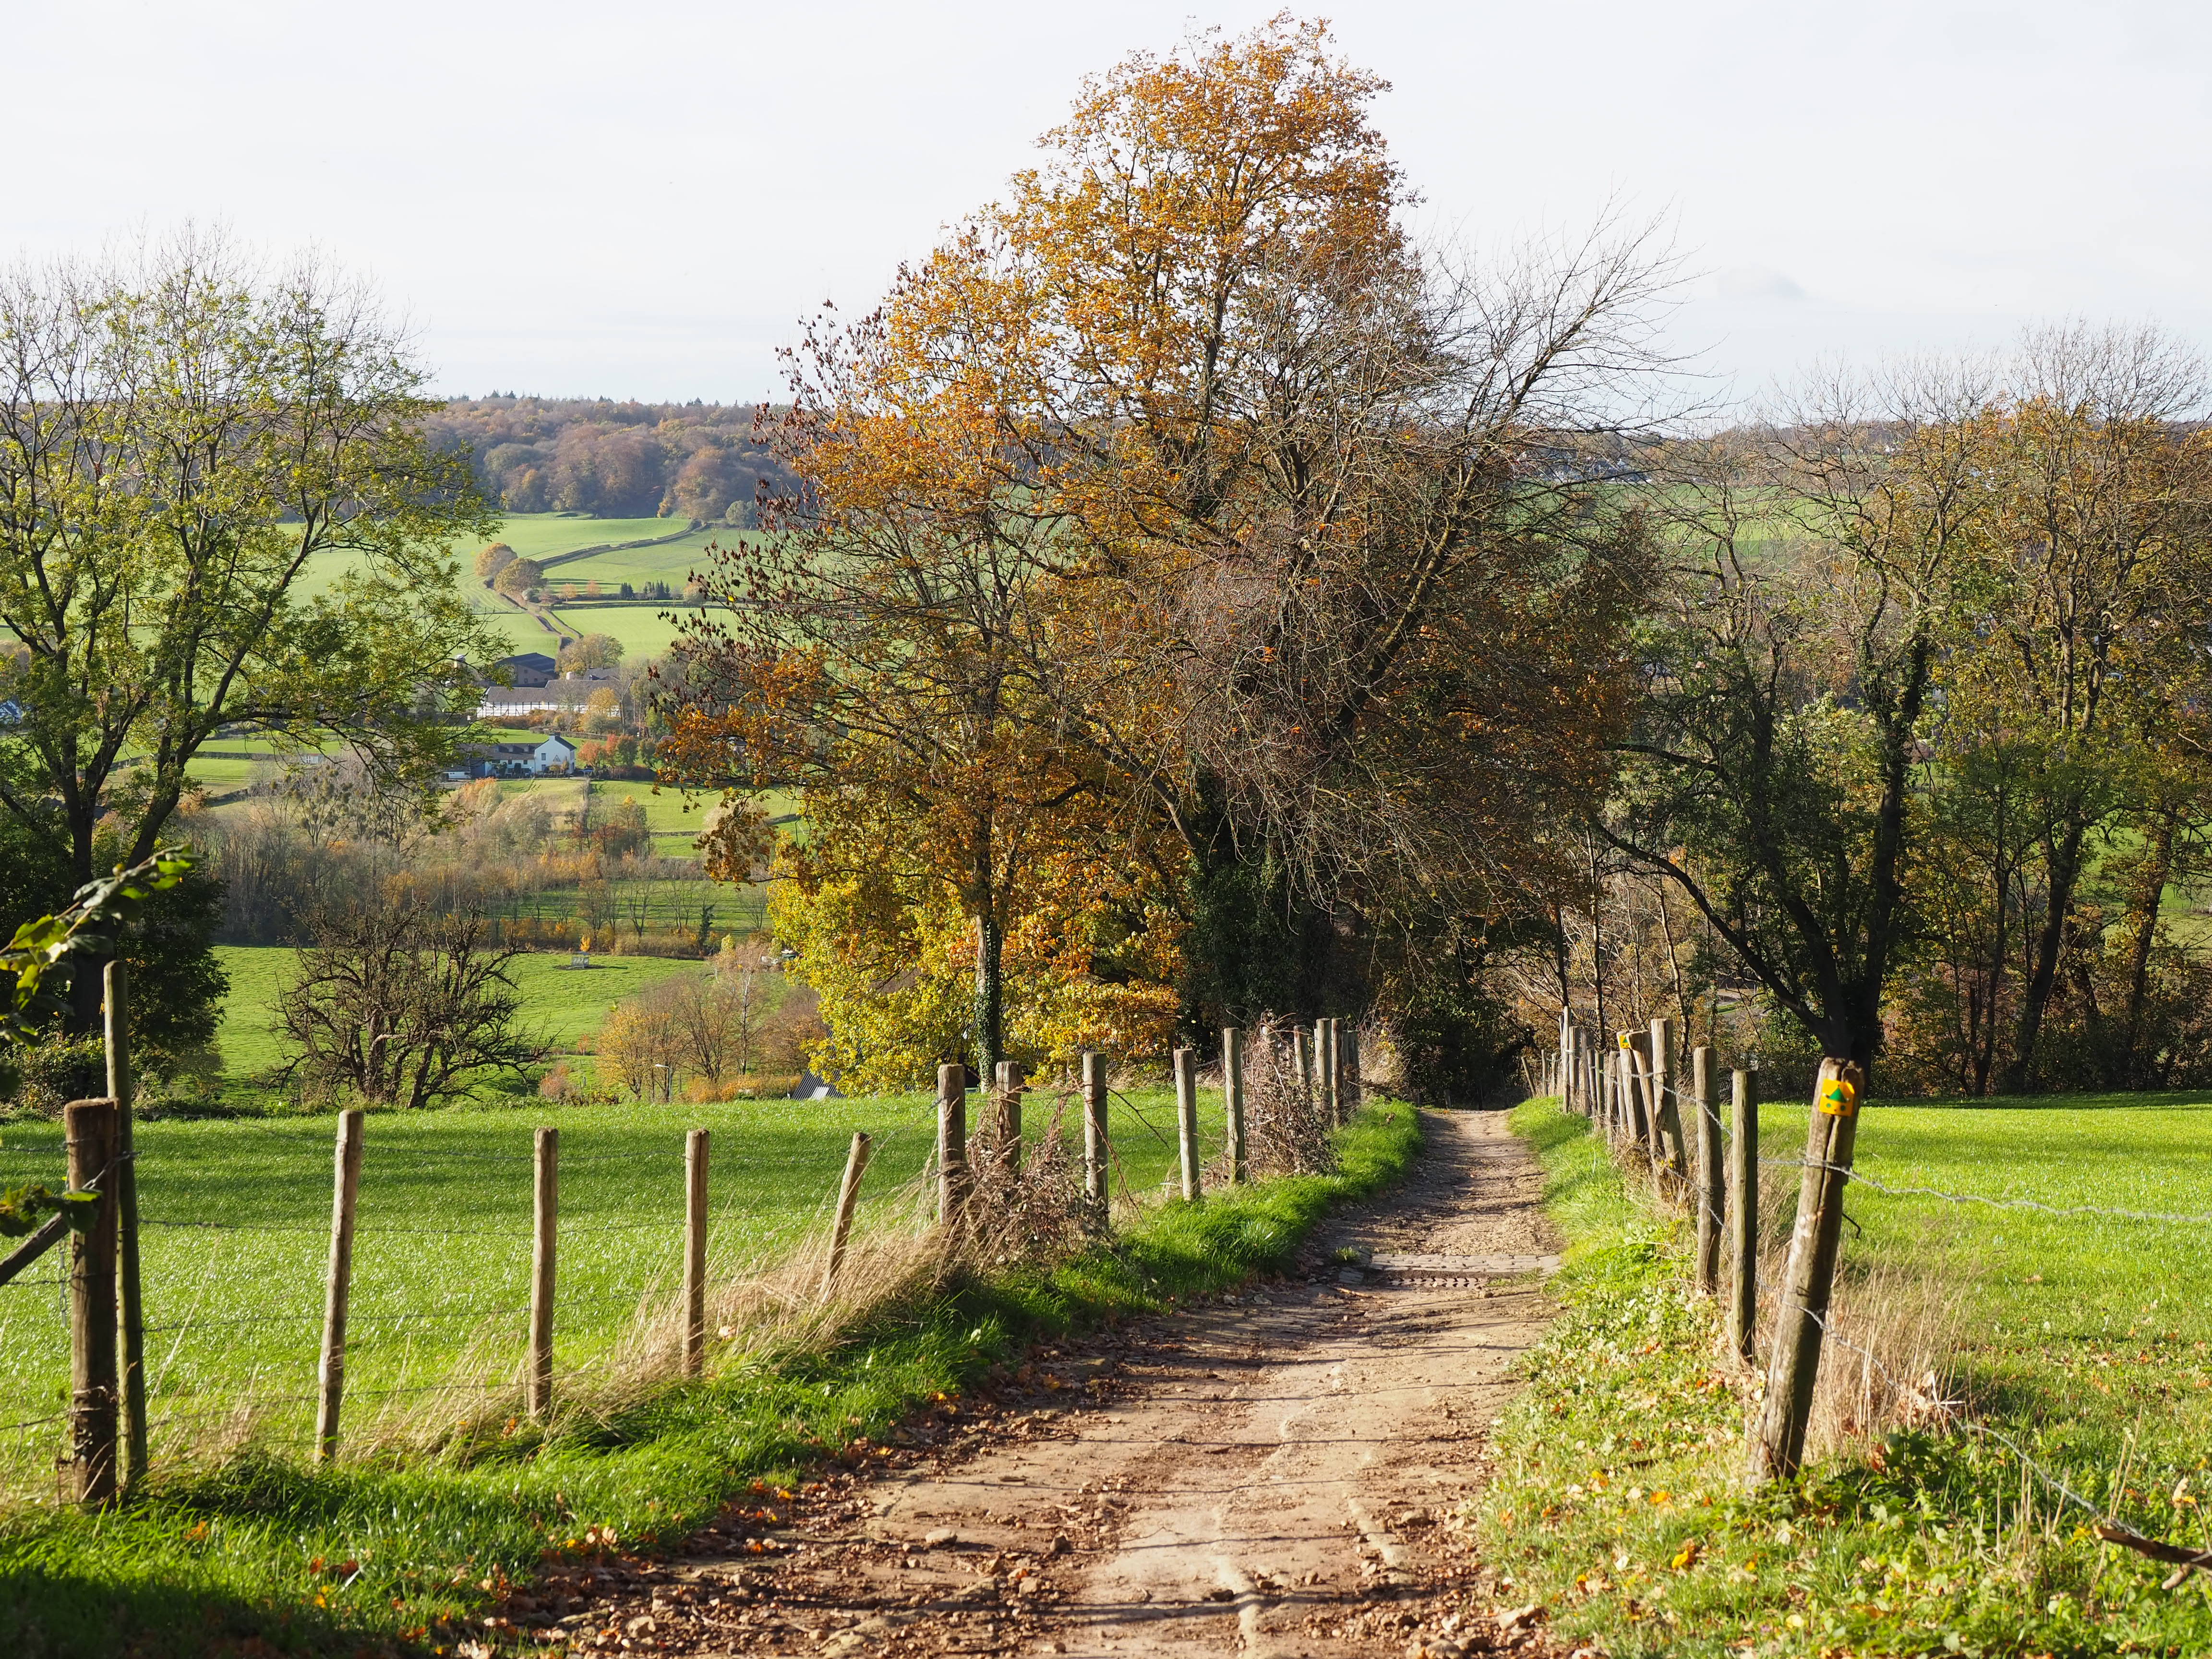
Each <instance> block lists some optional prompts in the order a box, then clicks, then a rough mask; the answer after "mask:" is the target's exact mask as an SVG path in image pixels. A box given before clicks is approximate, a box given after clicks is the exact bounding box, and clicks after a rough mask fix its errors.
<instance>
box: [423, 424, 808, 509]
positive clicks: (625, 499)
mask: <svg viewBox="0 0 2212 1659" xmlns="http://www.w3.org/2000/svg"><path fill="white" fill-rule="evenodd" d="M754 407H755V406H754V405H753V404H705V403H689V404H639V403H617V402H615V401H614V400H613V399H611V398H515V397H505V398H496V397H495V398H456V399H455V400H453V402H452V403H449V404H447V405H446V406H445V408H444V409H442V410H440V411H439V412H438V413H437V414H435V415H433V416H430V419H429V428H430V431H431V433H432V434H433V435H434V436H435V438H436V439H437V441H440V442H441V444H445V445H449V446H452V447H461V446H464V445H465V446H466V447H468V448H469V449H470V450H471V453H473V454H474V456H475V459H476V471H477V482H478V483H480V484H482V485H483V489H484V493H485V494H486V495H489V496H490V497H491V499H492V500H494V501H498V502H500V503H501V504H502V505H504V506H505V507H507V510H508V511H510V512H513V513H592V514H595V515H597V516H598V517H600V518H607V519H641V518H647V517H652V516H655V515H660V516H672V517H675V518H679V519H703V520H725V521H726V522H729V523H733V524H740V525H745V524H750V522H751V521H752V520H751V509H752V503H753V500H754V495H755V491H756V489H757V487H758V485H759V483H760V481H761V480H762V479H766V480H767V481H768V483H769V489H771V490H776V491H780V490H782V489H787V488H788V487H789V485H790V483H791V480H790V477H789V475H788V474H787V472H786V471H784V470H783V468H782V467H781V466H780V465H777V464H776V462H775V459H774V458H773V457H771V456H770V455H769V453H768V452H767V451H766V450H765V449H763V447H761V446H760V445H759V444H758V443H757V441H755V438H754V436H753V411H754Z"/></svg>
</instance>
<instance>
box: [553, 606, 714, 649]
mask: <svg viewBox="0 0 2212 1659" xmlns="http://www.w3.org/2000/svg"><path fill="white" fill-rule="evenodd" d="M670 614H673V615H676V616H679V617H692V616H696V615H697V614H698V613H697V612H696V611H688V610H687V611H675V612H672V613H670V612H667V611H665V608H664V607H660V606H656V605H558V606H555V607H553V608H552V616H553V617H554V620H555V621H556V622H558V623H560V624H561V626H562V627H563V628H565V629H568V632H569V633H571V634H574V635H585V634H606V635H612V636H613V637H614V638H616V639H617V640H620V641H622V647H623V653H625V654H626V655H629V656H632V657H658V656H660V655H662V654H663V653H665V652H666V651H667V649H668V647H670V646H671V644H673V643H674V642H675V640H676V636H677V633H678V625H677V623H674V622H671V621H669V620H668V619H667V617H668V615H670Z"/></svg>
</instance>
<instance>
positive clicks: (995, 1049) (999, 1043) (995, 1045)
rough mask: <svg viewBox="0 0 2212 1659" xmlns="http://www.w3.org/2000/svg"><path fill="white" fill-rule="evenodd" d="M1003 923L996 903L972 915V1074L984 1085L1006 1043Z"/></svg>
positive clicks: (996, 1071) (988, 1083)
mask: <svg viewBox="0 0 2212 1659" xmlns="http://www.w3.org/2000/svg"><path fill="white" fill-rule="evenodd" d="M1005 958H1006V926H1005V924H1004V923H1003V922H1001V921H1000V919H999V910H998V906H997V905H996V904H995V903H985V904H984V905H982V906H981V908H979V910H978V912H977V914H976V917H975V1075H976V1076H977V1077H978V1078H979V1079H981V1082H982V1086H983V1087H984V1088H986V1089H987V1088H989V1087H990V1086H991V1083H992V1079H994V1078H996V1077H997V1076H998V1075H999V1060H1000V1057H1001V1054H1002V1053H1003V1051H1004V1049H1005V1047H1006V961H1005Z"/></svg>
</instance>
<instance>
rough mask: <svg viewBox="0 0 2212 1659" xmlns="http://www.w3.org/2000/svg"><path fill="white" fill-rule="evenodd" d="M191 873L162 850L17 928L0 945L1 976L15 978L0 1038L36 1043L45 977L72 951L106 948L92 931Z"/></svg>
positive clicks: (178, 854)
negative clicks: (13, 991)
mask: <svg viewBox="0 0 2212 1659" xmlns="http://www.w3.org/2000/svg"><path fill="white" fill-rule="evenodd" d="M191 867H192V855H191V854H190V853H187V852H185V851H184V850H183V849H182V848H173V847H170V848H161V849H159V850H158V851H156V852H155V854H153V855H152V856H151V857H150V858H145V859H141V860H139V861H138V862H137V863H136V864H133V865H130V866H123V865H118V866H116V868H115V871H114V873H113V874H112V875H106V876H102V877H101V878H100V879H99V880H97V881H89V882H87V883H86V884H84V885H83V886H82V887H80V888H78V889H77V890H76V899H75V902H73V903H71V904H70V907H69V908H67V909H66V910H63V911H59V912H58V913H57V914H55V915H51V916H40V917H39V918H38V919H37V920H36V921H27V922H25V923H23V925H22V926H21V927H18V928H16V930H15V937H14V938H13V939H9V941H8V943H7V944H6V945H0V973H7V974H11V975H14V976H15V994H14V997H13V1000H11V1001H10V1002H9V1004H8V1005H7V1006H6V1007H5V1009H4V1010H0V1036H5V1037H9V1038H12V1039H14V1040H15V1041H16V1042H33V1041H35V1040H36V1039H37V1037H38V1036H39V1030H40V1027H39V1022H38V1020H37V1019H36V1018H34V1015H35V1013H36V1012H38V1011H39V1008H40V1000H39V994H40V987H41V985H42V984H43V982H44V981H45V979H46V975H47V974H49V973H51V972H52V970H53V969H55V968H57V967H58V966H59V965H60V964H61V963H62V962H63V961H64V959H65V958H66V957H70V955H72V954H74V953H76V952H77V951H90V950H100V949H106V948H107V947H108V946H109V945H110V944H111V943H112V941H110V940H109V939H107V938H106V937H105V936H104V935H102V934H100V933H95V932H94V929H95V928H96V927H100V926H101V925H103V924H106V923H109V922H114V921H120V920H122V919H123V918H124V917H125V915H127V914H128V913H129V911H130V909H131V907H132V906H134V905H137V904H138V903H139V902H142V901H143V900H144V899H145V898H146V897H147V896H149V895H150V894H153V893H155V892H159V891H161V890H163V889H165V888H170V887H174V886H175V885H176V884H178V883H179V882H180V881H182V880H183V879H184V878H185V873H186V872H188V871H190V870H191Z"/></svg>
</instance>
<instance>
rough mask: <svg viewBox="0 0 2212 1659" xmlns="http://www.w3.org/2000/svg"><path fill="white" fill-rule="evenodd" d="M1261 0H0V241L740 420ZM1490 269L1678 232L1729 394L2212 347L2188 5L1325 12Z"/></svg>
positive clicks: (1451, 225)
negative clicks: (2048, 338)
mask: <svg viewBox="0 0 2212 1659" xmlns="http://www.w3.org/2000/svg"><path fill="white" fill-rule="evenodd" d="M1272 9H1273V8H1272V7H1271V6H1269V5H1267V4H1265V3H1262V4H1253V5H1220V4H1217V5H1212V6H1206V7H1194V6H1193V5H1190V4H1189V3H1188V0H1186V3H1168V4H1156V3H1149V0H1121V3H1119V4H1116V5H1113V6H1107V7H1085V8H1076V7H1059V6H1047V5H1040V4H1037V3H1035V0H1029V3H1021V4H985V3H973V4H929V3H926V0H925V3H913V0H908V3H904V4H896V5H872V4H825V3H821V0H809V3H801V4H791V3H786V4H781V5H775V6H769V5H759V4H752V3H723V4H719V5H705V4H690V3H675V0H625V3H622V4H609V3H607V0H591V3H588V4H572V3H568V0H531V3H528V4H516V3H507V0H437V3H420V0H378V3H375V4H373V5H354V6H332V5H328V4H305V3H301V4H289V5H285V4H254V3H246V0H198V3H196V4H193V5H190V6H179V5H177V4H175V3H173V0H167V3H161V4H147V3H141V0H121V3H109V4H106V5H103V6H98V7H94V6H87V5H55V4H51V3H32V0H0V23H4V28H5V38H6V39H7V40H8V41H9V57H10V58H11V59H12V60H13V64H14V69H13V71H12V72H11V73H10V75H9V77H8V82H9V102H10V105H11V107H10V110H9V118H10V121H9V125H10V126H11V128H12V129H13V130H14V131H15V132H16V134H17V135H18V141H19V143H22V141H23V140H24V139H26V138H27V137H28V138H29V139H30V140H31V145H30V147H29V152H28V159H30V160H32V161H35V165H24V164H23V163H24V161H25V160H26V159H27V158H26V154H25V152H24V151H22V150H19V153H18V165H17V166H16V167H13V168H11V169H10V170H9V174H8V179H7V182H6V184H5V185H0V247H10V248H12V249H14V250H15V251H19V252H33V253H47V252H60V251H69V250H82V251H87V252H90V251H96V250H97V249H98V248H99V247H100V246H101V245H102V244H103V243H104V242H106V241H108V240H111V239H113V238H115V237H117V236H118V234H130V233H131V232H133V231H134V230H136V229H137V228H141V227H147V228H154V229H156V230H159V229H161V228H166V227H167V226H169V225H172V224H173V223H175V222H179V221H181V220H184V219H188V218H190V219H197V220H199V221H202V222H221V223H222V224H225V225H227V226H228V228H231V229H232V230H233V231H234V232H235V233H237V234H240V236H242V237H243V238H245V239H246V240H251V241H252V242H255V243H257V244H259V245H262V246H265V247H268V248H270V249H271V250H279V251H281V250H284V249H289V248H291V247H294V246H299V245H301V244H307V243H313V244H317V245H319V246H321V247H323V248H324V249H325V250H326V251H327V252H330V253H331V254H332V255H333V256H335V257H336V258H337V261H338V262H339V263H341V264H344V265H345V266H347V267H349V269H352V270H356V271H359V272H362V273H364V274H367V275H368V276H371V277H373V278H374V280H375V281H376V282H377V283H378V284H379V285H380V288H381V289H382V290H383V291H384V293H385V294H386V296H387V297H388V299H389V300H390V301H391V302H392V305H393V307H395V308H396V309H398V310H401V311H404V313H405V314H406V315H407V316H408V317H409V318H410V319H411V320H412V322H413V323H414V325H415V326H416V329H417V331H418V334H419V337H420V340H421V343H422V350H423V353H424V355H425V356H426V358H427V359H428V362H429V363H430V364H431V365H432V367H433V368H434V370H435V377H436V383H437V385H438V386H439V388H440V389H441V390H442V391H445V392H454V393H482V392H488V391H492V390H500V391H507V390H513V391H520V392H541V393H545V394H548V395H556V394H587V395H598V394H605V395H610V396H614V397H639V398H693V397H698V398H708V399H709V400H717V401H726V400H731V399H748V398H757V397H760V396H763V395H765V394H769V393H772V392H775V389H776V387H777V386H778V385H779V380H778V372H777V368H776V364H775V349H776V347H777V346H778V345H779V344H781V343H785V342H786V341H787V340H788V339H789V338H790V337H791V335H792V333H793V319H795V318H796V317H797V316H798V315H799V313H801V312H802V311H804V310H805V309H806V308H808V307H811V306H812V305H814V304H817V303H818V302H819V301H822V300H823V299H824V298H825V297H834V298H835V299H836V301H838V302H839V303H840V304H841V305H846V306H850V305H855V304H864V303H865V302H866V301H869V300H872V298H874V297H875V295H877V293H878V291H879V290H880V289H881V288H882V286H883V284H884V280H885V278H886V277H887V276H888V275H889V274H890V271H891V270H892V269H893V267H894V266H895V265H896V264H897V262H898V261H899V260H900V259H901V258H907V257H910V256H914V255H916V254H919V253H921V252H925V251H926V250H927V247H928V246H929V245H930V242H931V240H933V236H934V235H935V234H936V232H937V231H938V229H939V227H940V226H942V225H943V224H945V222H947V221H949V220H951V219H952V218H954V217H956V216H958V215H960V214H961V213H963V211H964V210H968V209H969V208H971V207H973V206H974V205H975V204H979V203H981V202H983V201H986V200H987V199H989V198H990V197H992V196H993V195H994V193H995V192H996V191H997V190H998V187H999V185H1000V181H1001V180H1002V179H1004V178H1005V177H1006V174H1007V173H1010V172H1011V171H1012V170H1013V169H1014V168H1016V167H1020V166H1022V165H1024V163H1025V162H1026V161H1028V160H1029V159H1030V156H1031V155H1032V153H1033V151H1032V144H1033V142H1034V140H1035V137H1036V135H1037V134H1038V133H1039V132H1041V131H1043V130H1044V129H1045V128H1046V127H1048V126H1049V125H1052V124H1053V123H1054V120H1055V119H1056V118H1058V117H1059V116H1060V113H1061V112H1063V111H1064V109H1065V108H1066V104H1067V102H1068V100H1069V99H1070V97H1071V96H1072V95H1073V93H1074V91H1075V89H1076V88H1077V85H1078V83H1079V81H1080V79H1081V77H1082V76H1084V75H1085V73H1086V72H1091V71H1094V70H1102V69H1103V68H1105V67H1106V66H1108V65H1109V64H1112V63H1113V62H1114V61H1115V59H1117V58H1120V57H1121V55H1122V54H1124V53H1125V52H1128V51H1130V50H1132V49H1134V48H1139V47H1148V48H1152V49H1154V50H1158V51H1166V50H1169V49H1170V48H1172V47H1173V46H1174V45H1175V44H1176V40H1177V39H1178V38H1179V37H1180V36H1181V35H1182V33H1183V32H1184V30H1185V29H1186V27H1189V26H1191V25H1193V24H1196V25H1200V26H1203V25H1211V24H1217V23H1218V24H1221V25H1224V26H1226V27H1230V28H1231V29H1238V28H1242V27H1248V26H1249V25H1250V24H1252V23H1253V22H1255V21H1259V20H1260V19H1261V18H1263V17H1264V16H1266V15H1268V13H1269V12H1270V11H1271V10H1272ZM1316 9H1317V10H1319V11H1320V13H1321V15H1325V16H1329V17H1331V18H1332V19H1333V20H1334V22H1335V25H1336V29H1337V33H1338V38H1339V40H1340V42H1341V44H1342V47H1343V50H1344V52H1345V53H1346V56H1348V57H1349V58H1351V59H1352V61H1353V62H1355V63H1357V64H1360V65H1362V66H1364V67H1366V68H1369V69H1371V70H1375V71H1376V72H1377V73H1379V74H1381V75H1382V76H1384V77H1385V78H1387V79H1388V80H1389V82H1391V90H1390V91H1389V93H1387V94H1384V95H1383V98H1382V100H1380V103H1379V105H1378V107H1377V111H1376V117H1377V120H1378V122H1379V125H1381V127H1382V129H1383V131H1384V133H1385V134H1386V135H1387V136H1388V137H1389V139H1390V141H1391V143H1392V144H1393V145H1394V147H1395V151H1396V153H1397V155H1398V156H1399V158H1400V159H1401V161H1403V162H1404V164H1405V166H1406V167H1407V172H1408V173H1409V175H1410V177H1411V179H1412V181H1413V184H1414V185H1415V186H1416V187H1417V188H1418V189H1419V191H1421V193H1422V195H1423V197H1424V198H1425V203H1424V205H1423V207H1422V208H1421V210H1419V218H1420V222H1419V228H1420V229H1421V230H1422V231H1423V232H1424V233H1425V234H1431V235H1436V236H1445V235H1449V236H1453V237H1456V238H1458V239H1460V240H1462V241H1464V242H1466V243H1468V244H1470V245H1472V246H1474V247H1475V248H1477V249H1478V250H1479V249H1480V248H1481V247H1483V246H1497V245H1500V244H1503V243H1506V242H1510V241H1511V240H1514V239H1515V238H1516V237H1519V236H1522V235H1525V234H1529V233H1530V232H1532V231H1541V230H1544V229H1547V228H1549V229H1555V230H1556V229H1561V228H1574V227H1577V226H1580V225H1584V224H1586V223H1588V222H1589V220H1590V219H1591V218H1592V217H1593V216H1595V215H1596V214H1597V213H1598V212H1599V211H1600V210H1601V209H1602V208H1603V206H1604V204H1606V203H1607V201H1608V200H1616V201H1619V202H1621V203H1624V204H1626V205H1627V207H1628V209H1629V210H1631V211H1632V213H1635V214H1638V215H1643V216H1664V217H1665V218H1666V219H1667V221H1668V223H1669V225H1670V227H1671V231H1672V234H1673V236H1674V240H1675V241H1676V243H1677V245H1678V246H1679V247H1680V250H1681V251H1682V252H1684V253H1686V255H1687V256H1688V260H1689V264H1690V266H1691V268H1692V270H1694V271H1695V272H1697V273H1698V274H1697V275H1696V276H1695V277H1694V278H1693V279H1692V281H1691V282H1690V283H1688V284H1687V285H1686V288H1685V289H1684V299H1685V301H1686V303H1685V304H1684V305H1683V306H1682V307H1681V308H1680V311H1679V312H1678V313H1677V314H1676V316H1675V319H1674V324H1673V328H1674V339H1675V342H1676V343H1677V344H1678V345H1679V346H1680V347H1682V348H1684V349H1699V350H1701V351H1703V352H1704V353H1705V362H1706V363H1707V364H1708V366H1709V367H1710V368H1711V370H1712V371H1713V372H1714V373H1715V374H1717V375H1719V376H1721V377H1723V381H1724V383H1727V384H1732V385H1735V386H1739V387H1741V389H1743V390H1745V391H1747V392H1750V391H1755V390H1756V389H1757V387H1758V386H1759V384H1760V383H1762V382H1763V381H1764V380H1765V379H1766V378H1767V377H1768V376H1769V375H1771V374H1778V373H1780V374H1786V373H1787V372H1788V371H1789V370H1790V368H1792V366H1793V365H1796V364H1799V363H1802V362H1805V361H1806V360H1808V359H1809V358H1813V357H1815V356H1824V355H1825V356H1834V355H1838V354H1850V355H1855V356H1862V357H1863V356H1872V355H1878V354H1879V353H1881V352H1882V351H1885V350H1891V349H1905V348H1915V347H1927V348H1938V349H1948V348H1954V347H1959V346H1967V345H1973V344H1977V343H1997V342H2000V341H2002V339H2004V338H2005V337H2008V335H2009V334H2010V333H2011V332H2012V331H2014V330H2015V328H2017V327H2018V325H2020V324H2021V322H2022V321H2023V320H2026V319H2030V318H2036V317H2050V316H2059V315H2065V314H2069V313H2078V314H2081V315H2085V316H2088V317H2091V318H2093V319H2100V320H2101V319H2121V320H2140V319H2159V320H2161V321H2164V322H2166V323H2167V324H2169V325H2172V326H2173V327H2175V328H2177V329H2179V330H2180V331H2184V332H2185V333H2187V334H2189V335H2191V337H2195V338H2197V339H2198V340H2199V341H2200V342H2206V343H2212V300H2208V293H2207V272H2208V270H2212V228H2208V201H2209V200H2212V198H2209V197H2208V192H2207V188H2206V186H2207V184H2208V172H2212V95H2208V94H2212V52H2208V47H2212V38H2208V37H2212V8H2208V7H2205V6H2203V4H2201V3H2200V4H2196V5H2190V4H2176V3H2135V4H2130V3H2116V4H2094V3H2075V4H2010V5H1986V6H1980V7H1974V6H1965V5H1951V4H1942V3H1931V0H1919V3H1912V4H1885V3H1866V0H1857V3H1852V4H1850V5H1842V4H1835V3H1826V4H1819V5H1814V4H1794V3H1788V0H1763V3H1757V4H1751V3H1744V4H1725V3H1699V0H1672V3H1668V4H1655V3H1652V0H1636V3H1631V4H1616V3H1611V0H1599V3H1577V4H1572V5H1561V4H1550V5H1544V4H1529V3H1527V0H1518V3H1511V4H1501V3H1496V0H1458V3H1453V4H1448V5H1425V4H1416V3H1365V4H1361V5H1357V6H1351V5H1346V6H1341V7H1337V8H1328V7H1319V8H1313V9H1310V10H1316Z"/></svg>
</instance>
